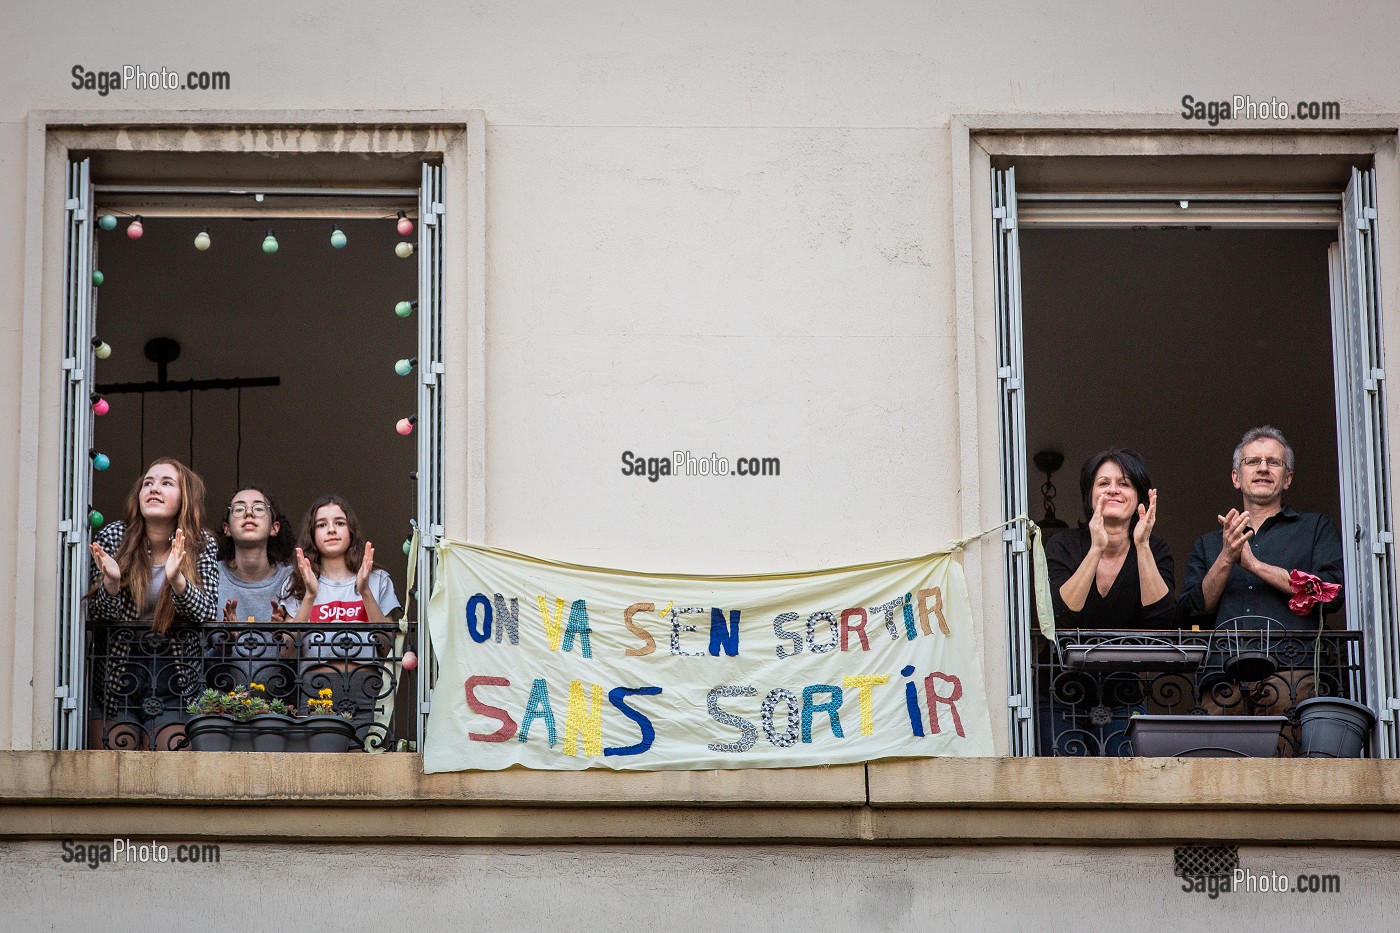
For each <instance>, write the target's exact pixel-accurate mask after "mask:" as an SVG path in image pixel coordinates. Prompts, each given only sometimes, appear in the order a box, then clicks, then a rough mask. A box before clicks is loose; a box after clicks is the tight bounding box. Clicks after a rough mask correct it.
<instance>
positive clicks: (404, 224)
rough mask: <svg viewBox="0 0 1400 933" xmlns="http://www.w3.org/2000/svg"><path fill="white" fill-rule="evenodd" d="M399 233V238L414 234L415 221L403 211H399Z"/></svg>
mask: <svg viewBox="0 0 1400 933" xmlns="http://www.w3.org/2000/svg"><path fill="white" fill-rule="evenodd" d="M398 231H399V236H408V235H409V234H410V233H412V232H413V221H412V220H410V219H409V217H408V215H407V214H405V213H404V212H403V211H399V223H398Z"/></svg>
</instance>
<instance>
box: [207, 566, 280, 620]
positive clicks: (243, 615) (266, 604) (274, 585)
mask: <svg viewBox="0 0 1400 933" xmlns="http://www.w3.org/2000/svg"><path fill="white" fill-rule="evenodd" d="M291 576H292V565H291V564H278V565H277V570H276V572H275V573H273V575H272V576H270V577H268V578H267V579H266V580H259V581H258V582H257V583H249V582H248V581H247V580H240V579H239V578H238V577H236V576H234V575H233V571H232V570H230V569H229V566H228V563H227V562H225V561H219V605H218V613H219V615H218V617H219V618H220V619H222V618H223V617H224V605H225V604H226V603H228V601H229V600H230V599H236V600H238V608H237V609H236V610H234V618H235V619H237V620H238V621H239V622H246V621H247V620H248V617H249V616H252V617H253V620H254V621H256V622H270V621H272V603H273V601H274V600H276V601H277V602H280V603H283V604H284V605H285V604H286V603H287V602H288V600H287V598H286V597H285V596H284V595H283V594H284V593H285V592H286V590H285V587H286V585H287V580H288V579H290V578H291ZM279 597H281V598H279ZM295 612H296V609H295V608H291V609H288V615H289V616H290V615H292V614H295Z"/></svg>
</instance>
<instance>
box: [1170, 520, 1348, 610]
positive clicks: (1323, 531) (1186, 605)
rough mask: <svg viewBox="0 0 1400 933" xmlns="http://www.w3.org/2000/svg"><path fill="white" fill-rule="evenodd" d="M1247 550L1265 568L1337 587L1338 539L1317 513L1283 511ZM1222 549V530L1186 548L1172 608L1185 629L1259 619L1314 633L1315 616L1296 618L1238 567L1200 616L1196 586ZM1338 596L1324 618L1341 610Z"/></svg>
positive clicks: (1276, 594) (1280, 597)
mask: <svg viewBox="0 0 1400 933" xmlns="http://www.w3.org/2000/svg"><path fill="white" fill-rule="evenodd" d="M1249 546H1250V547H1251V548H1252V549H1253V550H1254V556H1255V557H1257V558H1259V560H1261V561H1262V562H1264V563H1266V564H1272V565H1274V566H1275V567H1282V568H1283V569H1284V570H1285V571H1288V570H1302V571H1304V572H1306V573H1311V574H1313V575H1315V576H1317V577H1319V578H1321V579H1322V580H1323V581H1324V582H1326V583H1341V582H1342V539H1341V536H1340V535H1338V534H1337V526H1336V525H1334V524H1332V519H1331V518H1329V517H1327V516H1326V515H1323V514H1322V513H1320V512H1295V511H1293V510H1292V509H1290V508H1288V507H1287V506H1284V508H1283V510H1282V511H1280V512H1279V513H1278V514H1276V515H1272V516H1270V517H1269V518H1268V520H1266V521H1265V522H1264V526H1263V527H1262V528H1259V529H1258V530H1257V531H1256V532H1255V533H1254V536H1253V537H1252V538H1250V541H1249ZM1224 547H1225V538H1224V531H1223V529H1218V528H1217V529H1216V530H1215V531H1212V532H1210V533H1208V534H1203V535H1201V536H1200V537H1199V538H1197V539H1196V544H1195V546H1194V547H1192V548H1191V560H1190V561H1189V562H1188V563H1187V565H1186V578H1185V579H1184V580H1183V581H1182V583H1181V597H1180V600H1179V602H1178V604H1177V608H1178V610H1179V611H1180V613H1181V618H1182V623H1183V624H1184V625H1212V626H1213V625H1217V624H1219V623H1221V622H1227V621H1229V620H1230V619H1235V618H1239V617H1240V616H1264V617H1266V618H1269V619H1273V620H1274V621H1276V622H1277V623H1278V624H1279V625H1281V626H1283V627H1284V628H1289V629H1310V628H1316V627H1317V616H1316V615H1315V614H1313V613H1309V614H1308V615H1307V616H1306V617H1304V616H1299V615H1296V614H1295V613H1294V612H1293V610H1291V609H1289V608H1288V600H1289V598H1290V596H1289V594H1287V593H1282V592H1280V591H1279V590H1276V589H1274V588H1273V587H1272V586H1270V585H1269V584H1267V583H1265V582H1264V581H1263V580H1261V579H1260V578H1259V577H1256V576H1255V575H1254V574H1252V573H1250V572H1249V571H1247V570H1245V569H1244V568H1243V567H1241V566H1240V565H1239V564H1236V565H1235V566H1233V567H1231V568H1230V576H1229V578H1228V579H1227V580H1226V581H1225V590H1224V592H1222V593H1221V594H1220V605H1219V606H1218V607H1217V608H1216V611H1215V612H1213V613H1212V612H1207V611H1206V610H1205V597H1204V595H1203V594H1202V592H1201V584H1202V583H1203V582H1204V581H1205V578H1206V573H1207V572H1209V571H1210V568H1211V566H1212V565H1214V564H1215V559H1216V558H1217V557H1219V556H1220V552H1221V550H1223V549H1224ZM1345 595H1346V594H1345V593H1343V594H1341V595H1339V596H1338V597H1337V598H1336V599H1334V600H1333V601H1332V602H1331V603H1329V604H1328V605H1327V612H1328V613H1329V614H1330V613H1333V612H1336V611H1337V610H1338V609H1339V608H1341V605H1342V597H1343V596H1345Z"/></svg>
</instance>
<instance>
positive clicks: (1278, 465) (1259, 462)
mask: <svg viewBox="0 0 1400 933" xmlns="http://www.w3.org/2000/svg"><path fill="white" fill-rule="evenodd" d="M1240 466H1247V467H1249V468H1250V469H1254V468H1255V467H1257V466H1266V467H1268V468H1269V469H1271V470H1281V469H1283V467H1284V462H1283V461H1282V460H1279V459H1278V458H1276V457H1245V458H1244V459H1243V460H1241V461H1240Z"/></svg>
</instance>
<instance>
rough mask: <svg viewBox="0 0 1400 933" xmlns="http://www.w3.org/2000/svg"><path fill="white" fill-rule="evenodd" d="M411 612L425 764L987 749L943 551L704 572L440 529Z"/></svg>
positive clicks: (874, 755) (765, 760) (969, 638)
mask: <svg viewBox="0 0 1400 933" xmlns="http://www.w3.org/2000/svg"><path fill="white" fill-rule="evenodd" d="M429 619H430V625H431V629H432V639H433V648H434V650H435V653H436V655H437V658H438V661H439V665H440V666H439V671H438V679H437V683H436V687H435V688H434V691H433V698H432V709H431V712H430V714H429V718H428V733H427V740H426V743H425V746H424V754H423V765H424V771H426V772H428V773H432V772H436V771H461V770H465V769H483V770H496V769H501V768H509V767H512V766H515V765H520V766H523V767H527V768H542V769H556V770H561V769H562V770H578V769H583V768H613V769H626V770H641V771H645V770H660V769H685V768H692V769H710V768H785V767H799V766H805V765H830V764H848V763H852V762H863V761H873V760H875V759H880V758H923V757H931V756H941V755H991V754H992V736H991V721H990V718H989V716H988V712H987V697H986V690H985V687H984V685H983V682H982V666H981V662H980V661H979V659H978V653H977V634H976V632H975V631H974V628H973V624H972V616H971V611H970V607H969V605H968V600H967V587H966V583H965V581H964V578H963V572H962V566H961V565H960V564H959V563H958V562H957V561H956V560H955V559H954V558H953V550H952V549H950V550H948V551H944V552H939V553H936V554H930V555H927V556H925V557H918V558H911V559H908V560H898V561H888V562H884V563H876V564H864V565H861V566H857V567H842V568H836V569H831V570H817V571H811V572H806V573H775V574H759V575H751V576H736V577H719V576H696V575H685V574H646V573H632V572H627V571H621V570H608V569H604V568H597V567H583V566H578V565H574V564H563V563H557V562H553V561H547V560H541V559H538V558H533V557H527V556H524V555H520V554H513V553H510V552H508V551H501V550H496V549H494V548H486V547H479V546H475V545H468V544H463V543H461V542H457V541H452V540H444V541H443V542H442V543H441V545H440V548H439V575H438V582H437V585H436V587H435V589H434V592H433V595H432V601H431V604H430V607H429Z"/></svg>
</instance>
